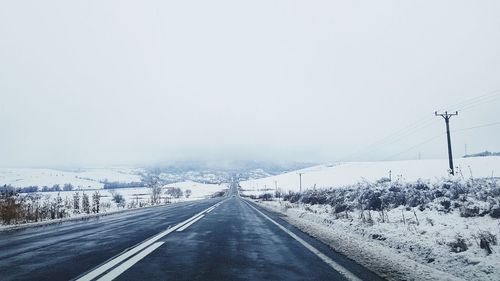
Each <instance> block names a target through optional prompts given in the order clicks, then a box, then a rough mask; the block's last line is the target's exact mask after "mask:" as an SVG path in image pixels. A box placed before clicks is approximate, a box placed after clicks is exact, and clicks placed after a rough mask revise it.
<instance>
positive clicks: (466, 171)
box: [240, 156, 500, 195]
mask: <svg viewBox="0 0 500 281" xmlns="http://www.w3.org/2000/svg"><path fill="white" fill-rule="evenodd" d="M454 164H455V166H456V167H458V169H457V174H459V175H460V174H462V175H463V176H464V177H466V178H468V177H470V176H471V175H472V176H473V177H491V176H500V157H496V156H492V157H475V158H459V159H455V160H454ZM447 167H448V160H447V159H429V160H407V161H385V162H347V163H336V164H328V165H319V166H313V167H310V168H306V169H302V170H298V171H294V172H289V173H285V174H281V175H277V176H272V177H266V178H261V179H256V180H249V181H243V182H240V186H241V187H242V189H243V194H246V195H250V194H254V195H255V194H261V193H266V192H270V191H271V190H272V191H271V193H272V192H273V191H274V190H275V184H276V185H277V187H278V188H279V189H280V190H281V191H283V192H288V191H299V175H298V173H303V175H302V189H303V190H306V189H310V188H314V187H316V188H323V187H336V186H344V185H349V184H355V183H357V182H360V181H363V180H367V181H376V180H378V179H380V178H382V177H389V171H391V177H392V178H393V179H396V178H401V180H403V181H415V180H417V179H437V178H442V177H446V176H447V175H448V170H447ZM495 173H497V174H495ZM266 189H267V190H266Z"/></svg>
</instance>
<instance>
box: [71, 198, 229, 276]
mask: <svg viewBox="0 0 500 281" xmlns="http://www.w3.org/2000/svg"><path fill="white" fill-rule="evenodd" d="M226 200H227V199H226ZM226 200H224V201H226ZM224 201H221V202H219V203H217V204H214V205H213V206H210V207H208V208H207V209H205V210H203V211H201V212H199V213H197V214H196V215H194V216H192V217H190V218H189V219H187V220H185V221H183V222H180V223H178V224H177V225H175V226H174V227H171V228H169V229H166V230H164V231H162V232H160V233H158V234H157V235H155V236H153V237H151V238H149V239H147V240H144V241H143V242H141V243H139V244H137V245H136V246H134V247H133V248H131V249H129V250H126V251H125V252H123V253H122V254H119V255H118V256H115V257H114V258H112V259H111V260H109V261H107V262H105V263H104V264H101V265H100V266H98V267H97V268H95V269H93V270H91V271H90V272H88V273H86V274H85V275H83V276H81V277H80V278H78V279H76V280H75V281H91V280H94V279H95V278H97V277H99V276H100V275H101V274H103V273H104V272H106V271H108V270H110V269H111V268H113V267H115V266H116V265H118V264H120V263H121V262H123V261H125V260H126V259H128V258H129V257H131V256H133V255H135V254H136V253H138V252H140V251H142V250H143V249H145V248H147V247H148V246H150V245H151V244H153V243H154V242H156V241H158V240H159V239H161V238H162V237H164V236H165V235H168V234H170V233H172V232H174V231H175V230H177V229H178V228H180V227H182V226H183V225H185V224H187V223H190V222H191V221H192V220H194V219H196V218H197V217H198V216H200V215H201V214H203V213H205V212H206V211H207V210H209V209H210V208H213V207H216V206H219V205H220V204H222V203H223V202H224Z"/></svg>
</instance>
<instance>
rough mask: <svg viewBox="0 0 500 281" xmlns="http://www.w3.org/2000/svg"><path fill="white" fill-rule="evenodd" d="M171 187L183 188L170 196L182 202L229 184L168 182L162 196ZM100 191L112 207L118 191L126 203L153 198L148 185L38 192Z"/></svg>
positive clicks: (103, 200)
mask: <svg viewBox="0 0 500 281" xmlns="http://www.w3.org/2000/svg"><path fill="white" fill-rule="evenodd" d="M170 187H177V188H180V189H181V190H182V193H183V194H182V196H180V197H179V198H169V201H170V202H172V203H174V202H182V201H192V200H200V199H205V198H209V197H210V196H212V195H213V194H214V193H216V192H219V191H223V190H225V189H227V188H228V187H227V184H220V185H219V184H204V183H197V182H191V181H186V182H179V183H172V184H167V185H164V186H162V187H161V189H162V190H161V197H162V198H165V197H167V195H166V191H167V189H168V188H170ZM188 189H189V190H191V194H190V196H189V197H186V195H185V194H186V190H188ZM96 191H98V192H99V195H100V198H101V203H104V204H105V203H110V204H111V206H110V207H111V209H115V208H117V206H116V204H114V202H112V193H114V192H116V193H118V194H121V195H123V197H124V199H125V204H127V203H130V202H133V201H137V200H138V201H139V202H144V203H146V202H148V201H149V200H150V198H151V190H150V189H149V188H147V187H134V188H114V189H91V190H89V189H87V190H72V191H60V192H38V194H40V195H42V196H44V197H47V196H48V197H55V196H57V195H58V194H59V196H61V198H62V199H63V200H65V199H66V198H68V200H70V199H72V198H73V195H74V194H75V193H76V192H79V193H80V195H82V194H83V192H85V193H87V194H88V195H92V194H93V193H94V192H96Z"/></svg>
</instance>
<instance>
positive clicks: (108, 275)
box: [97, 242, 165, 281]
mask: <svg viewBox="0 0 500 281" xmlns="http://www.w3.org/2000/svg"><path fill="white" fill-rule="evenodd" d="M163 243H165V242H156V243H154V244H153V245H151V246H149V247H147V248H146V249H144V251H142V252H140V253H138V254H137V255H135V256H133V257H132V258H130V259H128V260H126V261H125V262H124V263H122V264H120V265H119V266H117V267H116V268H114V269H113V270H111V271H110V272H108V273H106V274H105V275H104V276H102V277H101V278H99V279H97V281H111V280H113V279H115V278H116V277H118V276H120V274H122V273H123V272H125V271H126V270H127V269H129V268H131V267H132V266H133V265H134V264H136V263H138V262H139V261H140V260H142V259H143V258H145V257H146V256H147V255H149V254H151V253H152V252H153V251H154V250H156V249H157V248H158V247H160V246H161V245H163Z"/></svg>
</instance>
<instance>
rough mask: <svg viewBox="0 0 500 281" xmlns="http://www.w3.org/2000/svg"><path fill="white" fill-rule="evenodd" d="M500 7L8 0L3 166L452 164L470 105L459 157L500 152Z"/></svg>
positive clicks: (0, 135)
mask: <svg viewBox="0 0 500 281" xmlns="http://www.w3.org/2000/svg"><path fill="white" fill-rule="evenodd" d="M499 10H500V3H499V2H498V1H480V2H477V1H476V2H474V1H452V0H449V1H418V2H401V1H377V2H376V3H375V2H373V1H347V2H346V1H248V2H245V3H236V2H235V1H168V2H165V1H140V2H137V1H43V2H42V1H3V2H1V3H0V38H1V39H0V100H1V102H0V166H88V165H149V164H154V163H166V162H175V161H197V160H199V161H215V162H217V161H222V162H223V161H244V160H252V161H270V162H286V161H289V162H334V161H374V160H397V159H415V158H417V157H422V158H444V157H446V155H447V154H446V139H445V137H444V135H443V136H442V137H437V138H435V139H432V140H430V141H428V140H429V139H431V138H433V137H435V136H439V134H444V130H445V128H444V122H443V120H442V119H441V118H438V117H435V116H433V114H434V111H436V110H450V111H451V110H456V109H462V108H464V110H463V111H461V112H460V113H459V116H457V117H454V118H453V119H452V121H451V124H452V129H453V130H457V132H456V133H454V134H453V140H452V142H453V145H454V151H455V155H456V156H457V157H460V155H463V154H464V153H465V151H464V150H465V145H467V149H468V151H469V152H479V151H483V150H486V149H487V150H492V151H499V150H500V141H499V140H500V130H498V126H497V127H495V125H491V126H490V125H488V126H485V127H480V128H477V129H468V128H472V127H478V126H482V125H485V124H486V125H487V124H492V123H495V122H500V118H499V117H498V114H497V113H498V108H499V106H500V99H498V97H499V96H498V95H497V93H499V92H498V90H499V89H500V78H499V77H500V52H499V51H498V50H500V32H499V31H500V17H498V11H499ZM485 95H486V96H485ZM481 96H483V97H485V98H484V99H483V100H481V99H476V97H481ZM462 101H465V102H464V103H461V102H462ZM477 101H480V102H477ZM482 101H484V102H482ZM457 105H458V106H457ZM411 124H417V125H416V126H420V125H421V126H422V128H421V129H419V130H418V131H415V132H413V131H412V132H413V133H412V134H410V135H405V134H404V133H398V131H399V130H400V129H402V128H408V127H407V126H408V125H411ZM412 128H413V127H412ZM415 128H417V127H415ZM460 129H467V130H463V131H460V132H459V131H458V130H460ZM391 135H392V136H394V139H395V140H394V141H393V142H384V143H383V145H380V146H372V144H373V143H374V142H377V141H379V140H387V136H391ZM422 143H423V144H422ZM418 144H422V145H418ZM416 145H418V146H416ZM412 147H413V148H412Z"/></svg>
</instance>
